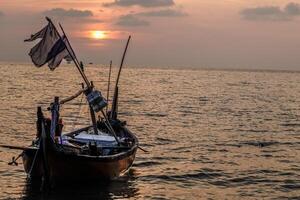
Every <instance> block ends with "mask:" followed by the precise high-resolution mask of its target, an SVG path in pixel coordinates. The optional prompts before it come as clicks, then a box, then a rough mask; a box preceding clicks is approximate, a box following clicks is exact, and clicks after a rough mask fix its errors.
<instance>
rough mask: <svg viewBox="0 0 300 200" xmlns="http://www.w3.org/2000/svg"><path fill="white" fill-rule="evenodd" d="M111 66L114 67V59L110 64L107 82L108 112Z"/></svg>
mask: <svg viewBox="0 0 300 200" xmlns="http://www.w3.org/2000/svg"><path fill="white" fill-rule="evenodd" d="M111 68H112V60H111V61H110V65H109V73H108V83H107V93H106V95H107V96H106V100H107V106H106V114H107V111H108V105H109V89H110V75H111Z"/></svg>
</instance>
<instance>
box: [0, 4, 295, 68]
mask: <svg viewBox="0 0 300 200" xmlns="http://www.w3.org/2000/svg"><path fill="white" fill-rule="evenodd" d="M45 16H48V17H50V18H51V19H52V20H53V22H54V23H55V24H56V25H57V24H58V23H61V24H62V26H63V27H64V29H65V32H66V33H67V36H68V37H69V40H70V41H71V43H72V46H73V48H74V50H75V52H76V54H77V57H78V58H79V59H80V60H83V62H85V63H89V62H93V63H99V64H108V63H109V61H110V60H113V62H114V63H116V64H118V63H119V62H120V59H121V55H122V52H123V49H124V46H125V43H126V40H127V38H128V36H129V35H132V41H131V43H130V46H129V51H128V57H127V59H126V62H127V64H128V65H131V66H143V67H151V66H154V67H179V68H185V67H193V68H197V67H198V68H239V69H279V70H300V56H299V55H300V26H299V23H300V0H294V1H293V0H290V1H287V0H250V1H249V0H222V1H220V0H102V1H101V0H43V1H41V0H14V1H12V0H0V27H1V31H0V61H4V62H6V61H9V62H14V61H15V62H30V58H29V56H28V52H29V51H30V48H31V47H32V46H33V45H34V44H33V43H24V42H23V40H24V39H26V38H29V37H30V35H31V34H33V33H36V32H37V31H39V30H40V29H41V28H42V27H43V26H45V25H46V24H47V22H46V20H45Z"/></svg>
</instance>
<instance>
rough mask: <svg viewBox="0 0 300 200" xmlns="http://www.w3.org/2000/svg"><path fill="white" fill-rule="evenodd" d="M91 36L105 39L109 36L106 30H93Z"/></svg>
mask: <svg viewBox="0 0 300 200" xmlns="http://www.w3.org/2000/svg"><path fill="white" fill-rule="evenodd" d="M91 36H92V38H94V39H105V38H106V37H107V36H106V32H105V31H91Z"/></svg>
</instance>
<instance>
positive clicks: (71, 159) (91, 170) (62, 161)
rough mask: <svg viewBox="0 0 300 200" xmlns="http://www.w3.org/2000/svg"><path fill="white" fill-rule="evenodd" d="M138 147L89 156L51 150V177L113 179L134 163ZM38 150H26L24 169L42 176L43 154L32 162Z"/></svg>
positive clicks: (49, 155)
mask: <svg viewBox="0 0 300 200" xmlns="http://www.w3.org/2000/svg"><path fill="white" fill-rule="evenodd" d="M136 150H137V148H132V149H131V150H130V151H127V152H125V153H124V154H121V155H114V156H99V157H96V156H87V155H76V154H73V155H72V154H65V153H62V152H49V153H48V156H47V162H48V170H49V176H50V178H51V179H65V178H67V179H113V178H116V177H119V176H120V175H121V174H123V173H125V172H126V171H127V170H128V169H129V168H130V167H131V165H132V163H133V161H134V159H135V154H136ZM35 154H36V150H25V151H24V154H23V163H24V169H25V171H26V173H27V174H29V176H31V177H33V178H41V177H42V176H43V175H44V168H43V161H42V159H41V156H38V157H37V158H36V159H37V161H36V164H35V165H34V167H33V169H32V170H30V169H31V167H32V163H33V160H34V156H35Z"/></svg>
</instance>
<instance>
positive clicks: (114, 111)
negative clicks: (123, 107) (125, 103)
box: [111, 35, 131, 117]
mask: <svg viewBox="0 0 300 200" xmlns="http://www.w3.org/2000/svg"><path fill="white" fill-rule="evenodd" d="M130 39H131V35H129V37H128V40H127V43H126V46H125V50H124V52H123V56H122V60H121V64H120V68H119V72H118V76H117V80H116V85H115V91H114V97H113V103H112V109H111V117H113V116H117V115H116V114H114V113H116V112H117V107H118V106H117V102H116V101H117V99H118V98H116V95H118V94H117V93H118V84H119V79H120V75H121V71H122V68H123V64H124V60H125V56H126V53H127V49H128V45H129V42H130Z"/></svg>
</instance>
